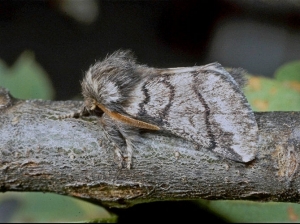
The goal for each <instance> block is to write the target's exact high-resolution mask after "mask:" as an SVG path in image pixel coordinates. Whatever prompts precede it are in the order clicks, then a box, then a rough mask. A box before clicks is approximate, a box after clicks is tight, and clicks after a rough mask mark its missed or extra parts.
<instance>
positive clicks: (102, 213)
mask: <svg viewBox="0 0 300 224" xmlns="http://www.w3.org/2000/svg"><path fill="white" fill-rule="evenodd" d="M0 198H1V200H0V209H1V204H2V202H5V201H7V200H8V199H10V200H14V201H17V202H18V203H17V206H16V209H14V210H15V212H14V215H13V216H12V217H11V218H10V220H8V222H74V221H80V220H93V219H97V220H100V221H101V220H102V219H110V218H112V217H111V216H110V214H109V213H108V212H107V211H106V210H105V209H104V208H102V207H100V206H97V205H93V204H91V203H88V202H85V201H82V200H79V199H76V198H72V197H67V196H61V195H57V194H51V193H36V192H34V193H33V192H6V193H5V194H1V197H0ZM14 210H13V211H14ZM3 218H5V217H0V222H3ZM6 221H7V220H6ZM104 221H105V220H104Z"/></svg>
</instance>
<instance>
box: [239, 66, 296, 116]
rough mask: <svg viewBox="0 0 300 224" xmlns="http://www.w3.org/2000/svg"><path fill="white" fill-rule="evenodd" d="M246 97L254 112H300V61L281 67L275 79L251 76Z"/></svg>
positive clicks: (246, 89)
mask: <svg viewBox="0 0 300 224" xmlns="http://www.w3.org/2000/svg"><path fill="white" fill-rule="evenodd" d="M245 95H246V97H247V99H248V101H249V103H250V105H251V107H252V109H253V110H254V111H300V61H295V62H291V63H288V64H285V65H283V66H281V67H279V68H278V69H277V70H276V72H275V78H274V79H268V78H264V77H260V76H249V77H248V85H247V86H246V88H245Z"/></svg>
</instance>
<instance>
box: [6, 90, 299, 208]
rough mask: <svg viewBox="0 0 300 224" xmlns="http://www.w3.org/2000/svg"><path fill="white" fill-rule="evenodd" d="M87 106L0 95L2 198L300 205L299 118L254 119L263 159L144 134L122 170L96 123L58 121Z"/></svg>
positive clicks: (276, 114) (274, 114)
mask: <svg viewBox="0 0 300 224" xmlns="http://www.w3.org/2000/svg"><path fill="white" fill-rule="evenodd" d="M81 106H82V102H76V101H61V102H58V101H42V100H26V101H21V100H15V99H12V98H11V97H10V96H9V95H8V93H7V92H6V91H5V90H3V89H0V187H1V191H2V192H5V191H41V192H54V193H58V194H64V195H70V196H75V197H78V198H82V199H86V200H90V201H95V202H97V203H101V204H102V205H104V206H108V207H128V206H131V205H133V204H135V203H140V202H150V201H157V200H180V199H199V198H203V199H248V200H261V201H286V202H287V201H289V202H298V201H299V199H300V197H299V192H300V184H299V182H300V176H299V166H298V164H299V161H300V154H299V153H300V152H299V151H300V113H299V112H265V113H255V116H256V120H257V123H258V127H259V135H260V136H259V143H258V144H259V145H258V154H257V158H256V159H255V160H254V161H251V162H250V163H247V164H244V163H237V162H234V161H230V160H226V159H222V158H220V157H218V156H217V155H216V154H215V153H213V152H211V151H209V150H205V149H197V148H196V147H195V145H193V144H192V143H190V142H187V141H184V140H182V139H180V138H177V137H174V136H171V135H167V134H166V133H160V132H147V133H143V134H142V136H143V142H141V143H140V144H139V145H138V147H137V149H136V150H135V152H134V155H133V168H132V169H131V170H128V169H119V168H118V167H117V166H116V164H115V163H114V156H113V145H112V144H111V143H110V142H109V141H108V140H107V138H106V137H105V135H104V133H103V132H102V129H101V126H100V125H99V123H98V121H97V118H96V117H87V118H83V119H74V118H67V119H63V120H61V119H57V118H56V116H57V115H64V114H66V113H70V112H72V111H77V110H78V109H79V108H80V107H81Z"/></svg>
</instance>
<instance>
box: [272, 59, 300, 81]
mask: <svg viewBox="0 0 300 224" xmlns="http://www.w3.org/2000/svg"><path fill="white" fill-rule="evenodd" d="M274 76H275V78H276V79H277V80H279V81H298V82H300V60H298V61H292V62H289V63H287V64H284V65H282V66H280V67H279V68H278V69H277V70H276V71H275V74H274Z"/></svg>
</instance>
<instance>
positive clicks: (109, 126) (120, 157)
mask: <svg viewBox="0 0 300 224" xmlns="http://www.w3.org/2000/svg"><path fill="white" fill-rule="evenodd" d="M100 121H101V124H102V127H103V131H104V133H105V135H106V137H107V138H108V139H109V140H110V141H111V143H112V144H113V146H114V161H115V163H117V165H118V167H119V168H122V166H123V161H124V160H125V159H124V154H125V152H124V151H125V148H126V141H125V139H124V137H123V135H122V134H121V132H120V131H119V128H118V126H117V124H116V122H115V121H114V120H113V119H111V118H110V117H109V116H107V115H106V114H103V116H102V117H101V120H100Z"/></svg>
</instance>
